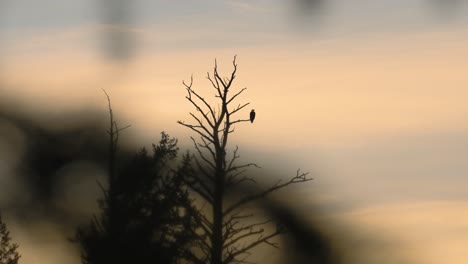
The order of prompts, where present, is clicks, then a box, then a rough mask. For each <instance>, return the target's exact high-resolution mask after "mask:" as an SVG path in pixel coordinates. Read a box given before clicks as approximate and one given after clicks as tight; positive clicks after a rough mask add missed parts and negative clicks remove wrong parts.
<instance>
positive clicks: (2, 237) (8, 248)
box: [0, 214, 20, 264]
mask: <svg viewBox="0 0 468 264" xmlns="http://www.w3.org/2000/svg"><path fill="white" fill-rule="evenodd" d="M19 258H20V255H19V253H18V244H15V243H12V242H11V237H10V232H9V231H8V229H7V227H6V224H5V223H4V222H3V220H2V216H1V214H0V264H17V263H18V260H19Z"/></svg>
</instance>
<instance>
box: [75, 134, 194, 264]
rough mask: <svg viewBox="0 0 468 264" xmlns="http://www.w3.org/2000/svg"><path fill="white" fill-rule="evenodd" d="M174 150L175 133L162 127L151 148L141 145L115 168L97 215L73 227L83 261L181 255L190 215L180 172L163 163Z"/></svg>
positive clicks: (159, 259) (169, 259) (161, 259)
mask: <svg viewBox="0 0 468 264" xmlns="http://www.w3.org/2000/svg"><path fill="white" fill-rule="evenodd" d="M177 152H178V148H177V141H176V139H174V138H170V137H169V136H168V135H167V134H166V133H164V132H163V133H162V137H161V140H160V142H159V144H158V145H153V149H152V153H148V151H147V150H146V149H142V150H141V151H140V152H138V153H137V154H136V155H135V156H134V157H133V159H131V160H130V161H129V162H128V163H127V164H124V165H123V166H122V168H120V169H118V170H117V172H116V174H115V175H116V177H115V180H114V187H113V188H114V189H113V191H112V192H110V191H106V190H105V191H104V199H102V200H100V208H101V210H102V213H101V216H100V217H95V219H94V220H93V221H92V222H91V223H90V224H89V225H87V226H83V227H81V228H79V229H78V231H77V236H76V239H77V240H78V242H79V243H80V244H81V246H82V261H83V263H85V264H98V263H99V264H102V263H112V264H118V263H140V264H144V263H177V262H179V261H180V260H181V259H182V258H183V256H184V255H185V253H184V252H185V251H186V249H187V248H188V247H190V245H191V241H192V237H193V232H192V231H191V230H194V228H193V227H194V226H196V223H195V219H196V217H195V215H194V214H195V211H194V210H192V209H193V207H192V205H191V203H192V201H191V199H190V198H189V196H188V192H187V190H186V188H185V187H184V184H183V182H182V179H181V177H180V176H179V175H180V174H179V173H177V172H176V171H175V170H172V169H171V168H170V166H169V163H170V162H171V161H173V160H174V159H175V158H176V157H177ZM183 169H184V168H183V167H181V168H179V170H183ZM103 190H104V188H103Z"/></svg>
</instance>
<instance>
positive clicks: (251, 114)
mask: <svg viewBox="0 0 468 264" xmlns="http://www.w3.org/2000/svg"><path fill="white" fill-rule="evenodd" d="M254 120H255V110H253V109H252V111H250V123H253V121H254Z"/></svg>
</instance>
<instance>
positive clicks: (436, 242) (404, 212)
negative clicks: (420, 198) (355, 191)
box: [339, 201, 468, 264]
mask: <svg viewBox="0 0 468 264" xmlns="http://www.w3.org/2000/svg"><path fill="white" fill-rule="evenodd" d="M466 208H468V202H466V201H425V202H419V203H397V204H384V205H379V206H374V207H368V208H364V209H358V210H355V211H353V212H350V213H347V214H343V215H341V216H340V217H339V218H340V219H341V220H345V221H348V222H349V223H355V224H357V225H358V226H361V227H365V229H367V230H373V231H374V232H376V233H379V234H382V235H384V236H385V237H387V238H391V239H392V240H393V241H394V242H395V245H396V246H397V247H398V251H399V252H405V253H406V254H408V255H411V256H412V257H414V259H416V260H417V262H412V263H425V264H440V263H454V264H462V263H467V261H468V253H467V251H466V245H467V244H468V211H467V210H466Z"/></svg>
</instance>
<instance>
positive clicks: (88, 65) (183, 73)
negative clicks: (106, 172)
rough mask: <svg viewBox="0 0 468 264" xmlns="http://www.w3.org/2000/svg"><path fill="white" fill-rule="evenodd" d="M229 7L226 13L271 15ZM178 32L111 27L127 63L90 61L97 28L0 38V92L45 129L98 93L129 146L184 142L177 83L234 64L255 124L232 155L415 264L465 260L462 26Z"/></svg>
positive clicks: (241, 131) (28, 246) (198, 83)
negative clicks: (134, 140)
mask: <svg viewBox="0 0 468 264" xmlns="http://www.w3.org/2000/svg"><path fill="white" fill-rule="evenodd" d="M228 2H229V5H231V6H232V8H234V9H235V12H237V13H235V14H239V12H242V14H244V13H245V12H255V13H256V14H257V15H258V16H260V15H265V16H268V14H269V12H274V10H270V9H263V8H260V6H251V5H248V4H247V3H246V2H244V1H228ZM337 21H338V20H337ZM368 22H369V21H368ZM180 23H181V22H180V21H178V22H175V21H174V22H173V23H171V22H170V21H169V22H166V24H164V23H162V24H155V25H152V26H148V27H135V28H131V27H129V28H124V29H122V30H128V31H130V32H132V34H134V36H136V37H137V39H138V45H139V46H138V49H137V50H136V52H135V56H134V57H133V58H132V59H131V60H130V61H128V62H126V63H120V62H117V63H116V62H114V61H109V60H105V59H103V57H102V55H101V54H100V52H99V49H98V47H99V41H97V36H98V35H99V34H100V33H102V31H103V30H104V31H105V30H108V29H107V28H106V27H105V26H102V25H96V24H93V23H91V22H90V23H83V24H80V25H77V26H71V27H67V28H66V29H65V30H64V29H62V28H53V29H51V28H42V29H40V30H36V31H34V30H32V31H24V30H23V31H22V30H18V32H16V31H13V32H14V33H11V31H8V32H7V31H6V30H5V31H4V32H5V35H8V36H14V37H10V38H7V41H6V42H5V43H7V45H6V46H5V47H4V48H3V49H2V50H0V52H1V53H0V54H2V62H1V64H0V69H1V71H0V84H1V86H0V92H1V94H2V95H6V96H9V97H10V98H13V99H14V100H18V101H19V102H20V105H23V106H24V107H25V108H26V109H29V111H31V114H34V115H37V116H40V118H45V119H47V116H48V115H50V113H52V112H56V111H57V110H58V111H61V112H66V111H67V110H70V111H72V110H76V109H80V108H83V107H96V108H97V109H100V110H105V109H106V101H105V97H104V96H103V94H102V92H101V89H102V88H105V89H106V90H107V91H108V92H109V94H110V95H111V97H112V101H113V105H114V108H115V109H116V111H117V112H118V115H119V118H121V120H123V121H122V123H131V124H132V129H131V130H132V132H129V133H133V134H137V135H139V138H140V141H141V142H140V143H141V144H148V143H149V142H151V141H152V140H155V139H156V136H157V135H158V133H159V131H160V130H165V131H167V132H169V133H170V134H171V135H173V136H176V137H178V138H179V139H180V140H181V143H182V144H186V143H187V142H188V137H189V131H187V130H184V129H183V128H182V127H180V126H178V125H177V124H176V121H177V120H189V116H188V114H187V112H188V111H189V110H190V105H189V104H188V103H187V102H186V101H185V100H184V96H185V94H184V88H183V86H182V84H181V81H182V80H189V78H190V75H191V74H193V76H194V87H195V88H197V89H199V90H200V91H203V92H206V93H207V95H208V96H209V95H210V94H211V93H212V91H211V90H210V87H209V82H208V81H207V80H206V79H205V76H206V72H207V71H211V69H212V67H213V61H214V58H217V59H218V64H219V67H220V72H222V73H225V74H229V73H230V70H231V68H230V67H231V64H230V63H231V59H232V57H233V55H235V54H237V55H238V65H239V71H238V75H237V76H238V79H237V82H236V83H235V85H236V87H237V88H242V87H247V88H248V90H247V91H246V92H245V94H244V97H243V98H242V100H245V101H246V102H251V103H252V107H249V108H248V109H246V110H245V111H244V112H243V113H242V114H243V115H245V116H247V115H248V112H249V111H250V109H251V108H254V109H255V110H256V112H257V119H256V121H255V123H254V124H253V125H250V124H245V125H242V126H239V128H238V129H237V131H238V132H237V134H236V135H235V136H234V137H233V138H232V140H233V141H232V143H233V145H234V144H239V146H240V148H241V151H242V150H244V151H245V153H247V154H246V155H247V156H252V157H255V159H256V162H257V163H259V164H260V165H263V166H264V167H266V168H267V167H268V165H274V164H277V160H283V161H284V160H289V162H287V164H285V165H284V166H283V168H281V169H280V171H281V172H285V173H287V172H289V171H290V172H291V173H294V172H295V168H297V167H301V168H302V169H303V170H312V171H318V173H319V174H318V175H317V176H314V178H315V180H314V182H313V183H312V184H311V186H310V187H302V188H301V190H300V193H301V194H303V195H304V196H305V197H307V196H308V195H311V194H312V193H313V194H314V196H318V197H320V199H323V201H324V204H325V205H326V204H328V203H330V204H342V205H344V207H345V208H347V209H346V210H345V212H341V211H340V212H334V211H333V210H331V211H330V214H331V215H332V216H333V217H337V218H339V219H340V221H348V222H349V223H353V224H356V225H357V226H361V227H364V228H369V229H370V230H379V231H382V232H383V233H388V234H389V237H391V238H390V239H394V241H395V242H396V246H395V247H396V248H397V249H398V250H399V251H400V252H402V254H408V255H410V256H411V259H414V261H415V262H414V263H460V264H461V263H466V262H467V261H468V255H467V254H466V253H465V252H466V251H464V250H462V249H463V247H464V245H465V246H466V245H467V244H468V232H467V225H468V218H467V214H468V211H467V208H468V207H467V201H468V195H466V186H468V180H467V178H466V175H467V173H468V167H467V165H466V157H468V123H467V120H468V105H467V104H466V98H468V88H467V87H468V75H467V74H466V72H467V70H468V50H467V49H466V47H465V46H466V43H468V34H466V33H468V32H467V28H466V26H454V27H449V26H447V27H444V26H440V27H436V28H435V29H432V30H428V29H425V30H415V29H412V30H404V29H402V28H398V29H395V30H393V31H392V30H387V31H384V32H375V31H370V32H354V33H353V34H351V33H349V32H347V31H346V30H345V31H346V32H347V34H343V35H339V34H338V33H337V34H336V35H333V34H330V35H326V34H324V35H325V36H320V37H311V38H309V37H304V36H300V34H297V35H295V34H285V35H281V34H280V33H278V32H268V31H267V32H263V31H262V32H260V31H259V32H255V31H254V32H250V31H248V30H247V29H248V28H249V27H248V24H242V23H241V22H236V23H239V25H237V26H236V27H234V26H232V27H233V28H236V29H238V30H237V31H236V32H235V34H233V35H234V36H229V39H235V38H241V39H242V38H250V41H252V42H251V43H250V42H249V43H241V44H239V45H225V44H224V43H223V45H219V46H217V45H214V44H209V43H208V42H209V41H206V42H200V41H199V39H200V38H206V39H208V40H212V38H214V39H213V40H217V39H216V38H215V37H213V35H216V34H220V36H221V37H220V38H228V36H227V33H225V32H223V31H222V26H225V25H231V23H233V21H231V20H226V21H222V22H220V25H221V26H220V25H213V29H210V28H208V29H207V28H204V27H200V28H193V31H189V30H186V29H183V28H182V27H181V25H180ZM200 23H202V22H200ZM272 23H273V22H272ZM363 23H364V22H363ZM371 23H372V22H369V24H371ZM161 25H163V26H161ZM337 25H338V26H336V28H335V30H337V32H341V31H340V30H341V27H342V26H340V25H341V24H338V22H337ZM364 25H367V24H366V23H364ZM168 27H169V28H170V30H169V29H167V28H168ZM239 28H240V29H239ZM164 29H166V30H164ZM338 29H340V30H338ZM210 30H213V32H211V31H210ZM243 30H244V31H245V32H244V33H243ZM343 30H344V29H343ZM155 32H157V34H156V33H155ZM7 33H8V34H7ZM279 35H280V36H279ZM190 43H194V45H195V44H196V45H197V46H196V47H194V46H191V45H190ZM153 46H154V47H153ZM26 111H28V110H26ZM241 154H242V153H241ZM311 196H312V195H311ZM311 199H312V198H311ZM306 200H307V199H306ZM15 228H16V229H15ZM50 233H51V241H52V242H51V247H62V246H63V244H62V242H63V238H61V237H58V236H56V234H55V233H54V231H50ZM13 235H17V237H18V239H19V240H20V241H19V243H20V244H22V245H23V246H22V248H23V250H24V253H22V255H23V261H24V262H25V263H39V262H38V261H35V258H37V255H36V254H39V253H37V252H39V251H40V250H42V249H37V248H35V246H34V243H32V242H30V240H29V238H28V235H27V234H26V233H25V232H23V231H22V229H21V228H18V227H14V228H13ZM434 236H435V237H434ZM23 241H24V243H22V242H23ZM28 241H29V242H28ZM54 241H55V242H54ZM65 247H67V246H65ZM48 251H49V250H48ZM56 257H57V256H56ZM57 258H59V257H57ZM62 262H63V260H60V259H49V260H48V262H47V263H53V264H54V263H62ZM44 263H45V262H44ZM70 263H71V262H70ZM411 263H413V262H411Z"/></svg>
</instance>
